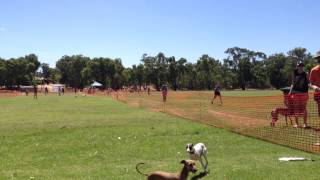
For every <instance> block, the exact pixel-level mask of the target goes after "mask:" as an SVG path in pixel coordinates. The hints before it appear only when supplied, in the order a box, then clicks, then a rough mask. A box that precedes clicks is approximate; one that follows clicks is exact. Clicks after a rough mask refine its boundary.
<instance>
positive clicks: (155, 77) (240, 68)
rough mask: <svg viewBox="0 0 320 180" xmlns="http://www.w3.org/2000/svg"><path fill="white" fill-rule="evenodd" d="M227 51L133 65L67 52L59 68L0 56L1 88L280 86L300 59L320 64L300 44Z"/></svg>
mask: <svg viewBox="0 0 320 180" xmlns="http://www.w3.org/2000/svg"><path fill="white" fill-rule="evenodd" d="M225 54H226V56H227V57H226V58H225V59H222V60H218V59H215V58H213V57H210V56H209V55H206V54H204V55H202V56H201V57H200V58H199V59H198V60H197V61H196V62H195V63H191V62H188V61H187V59H185V58H180V59H176V58H175V57H174V56H165V54H164V53H161V52H160V53H158V54H157V55H155V56H152V55H148V54H143V55H142V57H141V59H140V63H139V64H137V65H133V66H132V67H129V68H126V67H124V66H123V64H122V62H121V59H119V58H116V59H111V58H105V57H100V58H89V57H86V56H82V55H72V56H63V57H61V58H60V59H59V60H58V61H57V62H56V67H55V68H51V67H49V65H48V64H45V63H42V64H41V63H40V62H39V60H38V57H37V56H36V55H35V54H30V55H26V56H25V57H19V58H11V59H8V60H5V59H1V58H0V86H2V87H6V88H13V87H17V86H20V85H32V84H35V83H43V82H53V83H63V84H66V85H67V86H69V87H77V88H83V87H85V86H88V85H89V84H90V83H92V82H93V81H98V82H100V83H101V84H102V85H103V88H113V89H119V88H122V87H124V86H133V87H136V88H142V87H143V86H145V85H152V86H154V88H155V89H157V90H160V88H161V86H162V84H164V83H168V84H169V85H170V87H171V88H172V89H174V90H205V89H213V88H214V85H215V84H216V83H218V82H219V83H220V84H221V85H222V86H223V87H224V88H226V89H236V88H241V89H243V90H245V89H246V88H257V89H262V88H277V89H278V88H281V87H285V86H289V85H290V84H291V74H292V72H293V70H294V68H295V67H296V64H297V63H298V62H303V63H304V64H305V65H306V70H307V71H310V70H311V68H312V67H313V66H315V65H316V62H315V60H314V59H313V58H312V55H311V53H309V52H308V51H307V50H306V49H305V48H301V47H298V48H294V49H292V50H290V51H289V52H287V53H286V54H284V53H276V54H272V55H270V56H267V55H266V54H265V53H263V52H258V51H252V50H248V49H246V48H239V47H233V48H228V49H227V50H226V51H225ZM39 79H41V81H39Z"/></svg>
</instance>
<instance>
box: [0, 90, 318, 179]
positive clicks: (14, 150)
mask: <svg viewBox="0 0 320 180" xmlns="http://www.w3.org/2000/svg"><path fill="white" fill-rule="evenodd" d="M0 107H1V108H0V158H1V163H0V179H108V180H128V179H130V180H135V179H136V180H138V179H146V178H145V177H143V176H142V175H140V174H138V173H137V172H136V170H135V165H136V163H138V162H145V163H147V165H146V166H145V167H144V168H142V171H144V172H150V171H153V170H163V171H170V172H175V171H178V170H180V169H181V165H180V164H179V162H180V161H181V160H182V159H186V158H187V157H188V156H187V154H186V153H185V144H186V143H188V142H204V143H205V144H206V145H207V146H208V149H209V154H208V155H209V156H208V159H209V169H210V175H209V176H207V177H205V178H203V179H208V180H213V179H237V180H238V179H290V180H291V179H297V180H298V179H318V178H319V177H320V174H319V173H318V169H319V168H320V163H319V162H320V158H319V156H317V155H313V154H309V153H306V152H302V151H297V150H293V149H290V148H286V147H283V146H278V145H274V144H271V143H267V142H263V141H260V140H256V139H253V138H248V137H244V136H240V135H237V134H234V133H231V132H229V131H226V130H223V129H216V128H212V127H209V126H205V125H202V124H199V123H194V122H191V121H188V120H185V119H181V118H177V117H173V116H170V115H167V114H164V113H158V112H149V111H146V110H144V109H141V108H133V107H129V106H128V105H126V104H124V103H121V102H117V101H114V100H112V99H110V98H106V97H78V98H74V97H73V96H63V97H58V96H53V95H52V96H46V97H45V96H40V97H39V99H38V100H33V99H32V97H31V96H29V97H16V98H13V97H11V98H3V97H1V98H0ZM282 156H303V157H308V158H313V159H315V161H314V162H311V161H305V162H279V161H278V160H277V159H278V158H279V157H282ZM198 165H199V164H198Z"/></svg>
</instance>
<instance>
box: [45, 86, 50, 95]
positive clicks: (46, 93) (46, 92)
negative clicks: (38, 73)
mask: <svg viewBox="0 0 320 180" xmlns="http://www.w3.org/2000/svg"><path fill="white" fill-rule="evenodd" d="M48 93H49V90H48V87H47V86H45V87H44V95H48Z"/></svg>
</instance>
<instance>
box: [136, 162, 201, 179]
mask: <svg viewBox="0 0 320 180" xmlns="http://www.w3.org/2000/svg"><path fill="white" fill-rule="evenodd" d="M180 163H181V164H184V166H183V168H182V171H181V172H180V173H167V172H163V171H156V172H153V173H150V174H144V173H142V172H140V171H139V169H138V167H139V165H141V164H144V163H138V164H137V165H136V170H137V172H138V173H140V174H142V175H145V176H148V179H147V180H186V179H187V177H188V175H189V172H192V173H195V172H197V168H196V163H195V162H194V161H193V160H182V161H181V162H180Z"/></svg>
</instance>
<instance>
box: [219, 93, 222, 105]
mask: <svg viewBox="0 0 320 180" xmlns="http://www.w3.org/2000/svg"><path fill="white" fill-rule="evenodd" d="M219 98H220V103H221V105H222V98H221V95H220V96H219Z"/></svg>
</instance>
